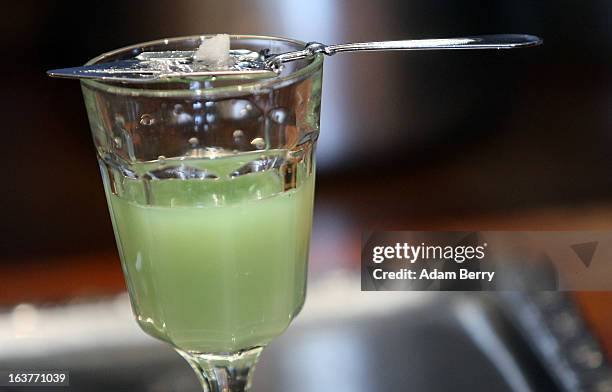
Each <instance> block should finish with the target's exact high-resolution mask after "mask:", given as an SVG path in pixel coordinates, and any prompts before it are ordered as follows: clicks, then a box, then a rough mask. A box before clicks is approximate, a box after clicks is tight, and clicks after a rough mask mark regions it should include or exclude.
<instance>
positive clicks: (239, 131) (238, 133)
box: [232, 129, 244, 142]
mask: <svg viewBox="0 0 612 392" xmlns="http://www.w3.org/2000/svg"><path fill="white" fill-rule="evenodd" d="M232 136H233V137H234V141H235V142H238V141H239V140H240V139H242V138H243V137H244V131H243V130H242V129H236V130H235V131H234V133H232Z"/></svg>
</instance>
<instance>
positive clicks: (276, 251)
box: [104, 158, 314, 353]
mask: <svg viewBox="0 0 612 392" xmlns="http://www.w3.org/2000/svg"><path fill="white" fill-rule="evenodd" d="M242 163H244V162H242V161H240V160H239V159H235V158H221V159H214V160H210V159H208V160H202V159H200V160H194V161H191V162H190V164H191V165H192V166H200V167H204V168H206V169H207V170H211V172H215V173H220V174H221V175H219V178H217V179H213V180H211V179H205V180H201V179H192V180H180V179H170V180H168V179H166V180H157V181H149V185H148V186H149V191H148V197H147V195H146V193H147V192H145V189H146V187H145V186H143V182H142V180H130V179H127V178H124V179H123V180H122V184H121V187H122V189H121V190H120V191H117V190H116V189H115V190H113V191H111V185H110V183H111V181H113V180H112V179H111V178H110V177H109V176H108V174H104V176H105V185H106V189H107V194H108V195H109V205H110V209H111V214H112V218H113V227H114V230H115V235H116V239H117V244H118V248H119V251H120V254H121V260H122V264H123V269H124V273H125V276H126V280H127V283H128V289H129V290H130V298H131V300H132V306H133V310H134V312H135V313H136V316H137V320H138V323H139V324H140V326H141V327H142V328H143V329H144V330H145V331H146V332H147V333H149V334H151V335H153V336H155V337H158V338H160V339H163V340H165V341H167V342H170V343H171V344H172V345H174V346H175V347H178V348H180V349H182V350H185V351H192V352H207V353H220V352H235V351H238V350H241V349H246V348H250V347H255V346H262V345H265V344H267V343H268V342H269V341H270V340H271V339H273V338H274V337H276V336H278V335H279V334H281V333H282V332H283V331H284V330H285V329H286V328H287V326H288V325H289V323H290V321H291V320H292V319H293V318H294V317H295V316H296V314H297V313H298V312H299V311H300V309H301V307H302V305H303V303H304V297H305V292H306V266H307V259H308V247H309V240H310V231H311V224H312V205H313V192H314V178H313V177H314V176H313V175H306V174H305V173H306V171H305V169H304V168H303V167H301V166H296V170H295V173H297V181H295V182H294V186H293V188H292V189H289V190H284V189H285V188H287V186H286V185H285V182H286V180H285V178H286V177H285V175H284V174H283V175H281V174H280V173H279V170H277V169H271V170H266V171H262V172H255V173H249V174H246V175H242V176H240V177H236V178H230V177H229V176H227V175H226V174H227V172H228V170H232V169H235V168H236V167H237V166H240V165H241V164H242ZM117 193H118V194H120V195H121V196H118V195H117Z"/></svg>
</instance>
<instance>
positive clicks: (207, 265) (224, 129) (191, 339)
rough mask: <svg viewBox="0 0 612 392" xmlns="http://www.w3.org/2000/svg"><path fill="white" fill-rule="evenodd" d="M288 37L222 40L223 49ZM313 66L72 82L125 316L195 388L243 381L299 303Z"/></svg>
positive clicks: (310, 174)
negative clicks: (82, 109) (166, 348)
mask: <svg viewBox="0 0 612 392" xmlns="http://www.w3.org/2000/svg"><path fill="white" fill-rule="evenodd" d="M198 43H199V37H190V38H183V39H174V40H169V41H159V42H152V43H147V44H142V45H137V46H133V47H130V48H126V49H121V50H119V51H116V52H112V53H110V54H107V55H103V56H101V57H99V58H97V59H94V60H93V62H96V61H109V60H112V59H118V58H123V57H128V56H133V55H134V53H137V52H138V51H149V50H178V49H180V50H184V49H190V48H194V47H196V46H197V44H198ZM301 45H303V43H300V42H295V41H290V40H284V39H274V38H260V37H232V48H245V49H250V50H261V49H269V50H273V51H277V52H280V51H284V50H287V51H288V50H292V49H297V48H299V47H301ZM321 73H322V58H321V56H318V57H316V58H313V59H309V60H303V61H300V62H296V63H295V64H291V65H290V66H288V67H287V69H285V70H284V71H283V73H282V74H281V75H280V76H278V77H276V78H273V79H261V80H253V79H237V78H207V79H201V80H192V81H180V80H179V81H173V82H166V83H156V84H143V85H127V86H126V85H119V84H115V85H112V84H108V83H99V82H92V81H84V82H82V89H83V95H84V99H85V103H86V107H87V112H88V116H89V120H90V125H91V129H92V134H93V138H94V144H95V147H96V150H97V153H98V160H99V164H100V169H101V173H102V178H103V182H104V189H105V192H106V196H107V201H108V206H109V210H110V215H111V220H112V223H113V228H114V231H115V237H116V242H117V247H118V250H119V254H120V257H121V263H122V268H123V271H124V274H125V278H126V283H127V287H128V291H129V295H130V300H131V303H132V309H133V311H134V314H135V316H136V320H137V322H138V324H139V325H140V327H141V328H142V329H143V330H144V331H145V332H147V333H148V334H149V335H151V336H154V337H156V338H158V339H160V340H163V341H166V342H168V343H169V344H171V345H172V346H174V347H175V348H176V349H177V351H179V353H180V354H181V355H182V356H183V357H185V359H187V361H188V362H189V363H190V364H191V366H192V367H193V368H194V369H195V370H196V372H197V373H198V375H199V377H200V380H201V381H202V385H203V387H204V389H205V390H210V391H226V392H230V391H243V390H247V389H248V388H249V384H250V378H251V376H252V369H253V367H254V364H255V362H256V360H257V358H258V356H259V354H260V352H261V349H262V348H263V347H264V346H265V345H266V344H267V343H269V342H270V341H271V340H272V339H273V338H274V337H276V336H278V335H280V334H281V333H282V332H283V331H284V330H285V329H286V328H287V327H288V326H289V323H290V322H291V320H292V319H293V318H294V317H295V316H296V315H297V313H298V312H299V311H300V309H301V307H302V305H303V303H304V298H305V293H306V274H307V260H308V248H309V241H310V231H311V226H312V207H313V195H314V169H315V166H314V149H315V144H316V140H317V137H318V132H319V112H320V102H321Z"/></svg>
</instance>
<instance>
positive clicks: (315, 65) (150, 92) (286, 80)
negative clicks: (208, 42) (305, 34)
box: [81, 34, 324, 97]
mask: <svg viewBox="0 0 612 392" xmlns="http://www.w3.org/2000/svg"><path fill="white" fill-rule="evenodd" d="M212 36H214V34H203V35H188V36H182V37H173V38H162V39H157V40H152V41H146V42H141V43H137V44H133V45H129V46H124V47H121V48H118V49H115V50H112V51H109V52H105V53H102V54H100V55H98V56H96V57H94V58H92V59H91V60H89V61H88V62H87V63H86V64H85V65H92V64H96V63H97V62H99V61H101V60H103V59H105V58H108V57H111V56H114V55H117V54H119V53H122V52H128V51H133V50H134V49H139V48H141V47H144V46H152V45H157V44H166V45H167V44H169V43H172V42H179V41H185V40H190V39H201V38H205V37H206V38H207V37H212ZM229 36H230V39H247V40H248V39H254V40H255V39H260V40H270V41H280V42H286V43H290V44H296V45H298V46H302V47H304V46H306V43H305V42H303V41H300V40H296V39H291V38H284V37H276V36H269V35H237V34H230V35H229ZM323 58H324V55H323V54H321V53H318V54H316V55H315V56H314V57H313V59H312V60H311V61H310V63H308V64H307V65H305V66H304V67H301V68H299V69H297V70H296V71H293V72H291V73H289V74H288V75H285V76H277V77H274V78H264V79H259V80H256V81H253V82H247V83H244V84H236V85H233V86H220V87H212V88H202V89H180V90H179V89H173V90H158V89H146V88H134V87H122V86H117V85H113V84H108V83H105V82H102V81H96V80H93V79H82V80H81V84H82V85H85V86H89V87H93V88H97V89H101V90H103V91H105V92H109V93H114V94H119V95H129V96H135V95H137V96H145V97H213V96H214V97H218V96H225V97H226V96H239V95H245V94H252V93H256V92H258V93H260V92H261V90H265V89H270V88H279V87H283V86H286V85H288V84H291V83H293V82H295V81H297V80H300V79H301V78H303V77H304V76H308V75H311V74H312V73H314V72H315V71H316V70H317V69H319V68H321V66H322V64H323ZM144 86H146V84H145V85H144Z"/></svg>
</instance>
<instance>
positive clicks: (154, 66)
mask: <svg viewBox="0 0 612 392" xmlns="http://www.w3.org/2000/svg"><path fill="white" fill-rule="evenodd" d="M542 42H543V41H542V39H541V38H539V37H536V36H534V35H527V34H497V35H481V36H473V37H464V38H441V39H417V40H402V41H380V42H359V43H346V44H339V45H325V44H321V43H318V42H311V43H309V44H307V45H306V46H305V47H304V49H302V50H299V51H293V52H287V53H280V54H269V53H265V52H260V53H257V52H251V51H248V50H240V49H238V50H232V51H230V56H231V58H232V59H233V61H234V64H233V65H232V66H228V67H223V68H214V67H211V66H209V65H207V64H203V63H201V62H199V61H197V59H195V58H194V53H195V52H193V51H167V52H143V53H140V54H139V55H138V56H135V57H134V58H132V59H128V60H118V61H113V62H108V63H101V64H94V65H85V66H81V67H73V68H63V69H54V70H50V71H47V74H48V75H49V76H52V77H58V78H71V79H96V80H102V81H107V82H124V83H150V82H159V81H162V80H164V79H180V78H186V79H189V78H203V77H211V76H232V75H235V76H240V77H256V78H261V77H275V76H277V75H278V74H279V73H280V71H281V70H282V65H283V63H286V62H289V61H295V60H301V59H305V58H310V57H312V56H315V55H316V54H318V53H323V54H325V55H327V56H332V55H334V54H336V53H344V52H357V51H387V50H456V49H515V48H523V47H530V46H537V45H540V44H541V43H542Z"/></svg>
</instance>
